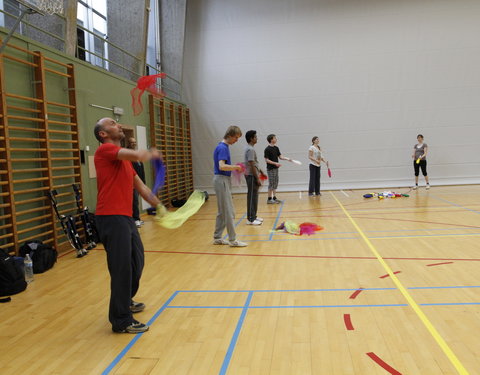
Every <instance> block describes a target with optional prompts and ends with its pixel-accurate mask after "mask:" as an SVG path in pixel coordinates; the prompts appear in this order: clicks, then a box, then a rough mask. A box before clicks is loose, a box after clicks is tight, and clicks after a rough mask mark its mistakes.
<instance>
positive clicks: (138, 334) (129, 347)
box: [102, 292, 178, 375]
mask: <svg viewBox="0 0 480 375" xmlns="http://www.w3.org/2000/svg"><path fill="white" fill-rule="evenodd" d="M177 294H178V292H175V293H173V294H172V295H171V296H170V298H169V299H168V300H167V301H166V302H165V303H164V304H163V305H162V307H160V309H158V311H157V312H156V313H155V314H154V315H153V317H152V318H151V319H150V320H149V321H148V323H147V325H151V324H152V323H153V322H154V321H155V320H156V319H157V318H158V316H159V315H160V314H161V313H162V312H163V311H164V310H165V309H166V308H167V307H168V305H169V304H170V302H172V301H173V299H174V298H175V297H176V296H177ZM142 335H143V333H137V334H136V335H135V337H134V338H133V339H132V340H131V341H130V342H129V343H128V344H127V346H125V348H123V350H122V351H121V352H120V353H119V354H118V355H117V356H116V357H115V359H114V360H113V361H112V362H111V363H110V364H109V365H108V367H107V368H106V369H105V370H104V371H103V372H102V375H107V374H109V373H110V371H112V369H113V368H114V367H115V366H116V365H117V364H118V362H120V360H121V359H122V358H123V357H124V356H125V354H127V352H128V351H129V350H130V349H131V348H132V347H133V345H135V343H136V342H137V341H138V340H139V339H140V337H141V336H142Z"/></svg>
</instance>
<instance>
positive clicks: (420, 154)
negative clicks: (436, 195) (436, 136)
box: [412, 134, 430, 190]
mask: <svg viewBox="0 0 480 375" xmlns="http://www.w3.org/2000/svg"><path fill="white" fill-rule="evenodd" d="M417 141H418V143H417V144H416V145H415V146H413V154H412V158H413V170H414V172H415V186H414V187H413V190H415V189H418V175H419V172H420V168H422V174H423V177H425V182H426V186H425V189H427V190H428V189H430V183H429V182H428V175H427V152H428V146H427V144H426V143H423V135H421V134H419V135H417Z"/></svg>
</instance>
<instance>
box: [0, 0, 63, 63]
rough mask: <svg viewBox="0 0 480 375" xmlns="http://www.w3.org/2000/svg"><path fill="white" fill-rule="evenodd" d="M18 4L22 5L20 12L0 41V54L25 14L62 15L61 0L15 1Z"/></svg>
mask: <svg viewBox="0 0 480 375" xmlns="http://www.w3.org/2000/svg"><path fill="white" fill-rule="evenodd" d="M16 1H17V2H18V3H19V4H21V5H22V7H21V12H20V15H19V16H18V18H17V19H16V21H15V23H14V25H13V26H12V28H11V29H10V31H9V33H8V35H7V36H6V37H5V39H4V40H3V41H2V40H0V54H1V53H2V52H3V50H4V49H5V47H6V46H7V43H8V41H9V40H10V38H11V37H12V35H13V33H14V32H15V30H16V29H17V27H18V25H20V22H22V19H23V17H25V15H26V14H33V13H38V14H41V15H42V16H45V15H47V14H49V15H53V14H54V13H57V14H63V0H16Z"/></svg>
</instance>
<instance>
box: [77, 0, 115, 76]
mask: <svg viewBox="0 0 480 375" xmlns="http://www.w3.org/2000/svg"><path fill="white" fill-rule="evenodd" d="M77 24H78V25H79V26H80V27H78V28H77V45H78V48H77V57H78V58H79V59H82V60H85V61H88V62H90V63H91V64H93V65H97V66H101V67H103V68H105V69H108V62H107V61H106V60H107V59H108V44H107V42H106V41H105V40H106V39H107V38H108V36H107V0H78V8H77Z"/></svg>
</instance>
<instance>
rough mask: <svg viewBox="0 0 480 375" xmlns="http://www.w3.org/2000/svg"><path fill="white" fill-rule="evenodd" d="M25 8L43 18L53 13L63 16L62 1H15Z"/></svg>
mask: <svg viewBox="0 0 480 375" xmlns="http://www.w3.org/2000/svg"><path fill="white" fill-rule="evenodd" d="M17 1H18V2H19V3H20V4H22V5H23V6H24V7H25V8H27V9H29V10H31V11H32V12H33V13H39V14H41V15H43V16H45V15H47V14H49V15H53V14H54V13H57V14H63V0H17Z"/></svg>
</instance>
